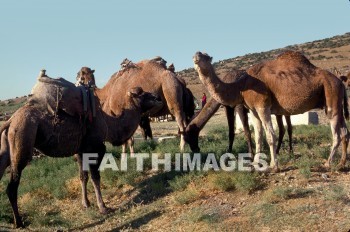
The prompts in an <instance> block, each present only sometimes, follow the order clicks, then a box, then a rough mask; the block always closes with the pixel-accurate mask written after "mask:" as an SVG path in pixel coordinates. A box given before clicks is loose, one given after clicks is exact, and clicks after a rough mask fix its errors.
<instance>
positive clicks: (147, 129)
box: [140, 116, 153, 140]
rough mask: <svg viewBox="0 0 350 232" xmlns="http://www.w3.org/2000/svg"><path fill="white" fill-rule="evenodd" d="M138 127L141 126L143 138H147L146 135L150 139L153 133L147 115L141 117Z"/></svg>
mask: <svg viewBox="0 0 350 232" xmlns="http://www.w3.org/2000/svg"><path fill="white" fill-rule="evenodd" d="M140 127H141V133H142V136H143V139H144V140H147V137H148V138H150V139H151V140H152V139H153V134H152V129H151V124H150V119H149V117H148V116H143V117H141V121H140Z"/></svg>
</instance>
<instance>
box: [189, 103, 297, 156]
mask: <svg viewBox="0 0 350 232" xmlns="http://www.w3.org/2000/svg"><path fill="white" fill-rule="evenodd" d="M220 106H221V104H220V103H218V102H217V101H216V100H215V99H214V98H211V99H210V101H209V102H208V103H207V104H205V106H204V108H203V109H202V110H201V111H200V112H199V114H198V115H197V116H196V117H195V118H194V119H193V120H192V121H191V122H190V123H189V124H188V126H187V127H186V130H185V141H186V142H187V143H188V144H189V145H190V148H191V150H192V151H193V152H199V151H200V148H199V146H198V137H199V132H200V131H201V130H202V129H203V127H204V126H205V124H206V123H207V122H208V120H209V119H210V118H211V117H212V116H213V115H214V114H215V112H216V111H217V110H218V109H219V107H220ZM234 110H236V112H237V113H238V115H239V117H240V119H241V121H242V124H243V130H244V135H245V137H246V140H247V143H248V152H249V153H251V154H253V148H252V139H251V134H250V130H249V124H248V115H247V113H248V110H247V109H246V108H245V107H244V106H243V105H237V106H236V107H233V108H232V107H229V106H225V113H226V119H227V123H228V127H229V142H228V146H227V152H232V145H233V141H234V139H235V117H236V116H235V114H234ZM285 119H286V122H287V128H288V136H289V151H290V152H293V146H292V124H291V121H290V116H285ZM276 120H277V125H278V128H279V136H278V143H277V149H276V153H277V154H279V151H280V148H281V145H282V141H283V136H284V134H285V129H284V126H283V119H282V115H276Z"/></svg>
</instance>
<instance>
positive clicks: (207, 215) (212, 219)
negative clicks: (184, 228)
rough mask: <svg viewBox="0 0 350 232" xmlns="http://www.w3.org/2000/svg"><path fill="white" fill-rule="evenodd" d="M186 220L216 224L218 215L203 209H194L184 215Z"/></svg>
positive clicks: (218, 218)
mask: <svg viewBox="0 0 350 232" xmlns="http://www.w3.org/2000/svg"><path fill="white" fill-rule="evenodd" d="M212 211H213V210H212ZM186 220H188V221H190V222H206V223H208V224H211V223H218V222H219V221H220V215H219V214H218V213H216V212H210V211H208V210H206V209H205V208H204V207H194V208H192V209H191V210H190V212H189V213H188V214H187V215H186Z"/></svg>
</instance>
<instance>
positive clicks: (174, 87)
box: [111, 57, 194, 150]
mask: <svg viewBox="0 0 350 232" xmlns="http://www.w3.org/2000/svg"><path fill="white" fill-rule="evenodd" d="M165 63H166V61H164V60H163V59H162V58H160V57H157V58H155V59H152V60H143V61H140V62H138V63H136V64H133V65H127V66H126V67H125V68H124V69H122V70H120V71H119V72H116V73H115V74H113V75H112V77H111V79H113V80H114V82H115V87H114V88H113V91H114V92H116V93H118V94H120V96H123V95H125V91H126V89H128V88H131V87H134V86H140V87H142V88H143V89H144V90H145V91H147V92H151V93H155V94H157V95H159V96H160V97H161V99H162V101H163V103H164V107H163V108H162V109H160V110H158V111H154V112H152V113H150V114H149V116H152V117H156V116H159V115H164V114H166V113H168V112H170V113H171V114H172V115H174V116H175V119H176V122H177V125H178V127H179V130H180V135H181V142H180V149H181V150H183V148H184V145H185V144H184V139H183V132H184V129H185V127H186V126H187V123H188V120H187V119H188V118H189V116H188V117H187V115H189V114H190V112H187V111H185V109H187V107H185V105H186V104H187V102H191V100H188V99H190V97H189V96H188V93H189V92H188V91H189V90H186V86H185V85H184V84H183V83H182V81H181V80H180V79H179V78H178V77H177V76H176V75H175V74H174V73H172V72H171V71H169V70H167V68H166V66H165ZM191 95H192V93H191ZM192 104H193V100H192ZM192 112H194V108H193V109H192ZM192 115H193V113H192Z"/></svg>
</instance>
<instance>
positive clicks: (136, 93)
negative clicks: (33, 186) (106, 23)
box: [0, 69, 162, 227]
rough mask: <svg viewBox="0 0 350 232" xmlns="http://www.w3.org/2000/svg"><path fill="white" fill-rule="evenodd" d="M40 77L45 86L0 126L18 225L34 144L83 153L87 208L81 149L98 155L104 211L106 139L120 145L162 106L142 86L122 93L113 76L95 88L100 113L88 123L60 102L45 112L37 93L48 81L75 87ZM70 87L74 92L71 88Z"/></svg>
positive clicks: (2, 160) (96, 176) (96, 181)
mask: <svg viewBox="0 0 350 232" xmlns="http://www.w3.org/2000/svg"><path fill="white" fill-rule="evenodd" d="M86 70H87V69H86ZM87 74H88V75H92V70H90V69H88V71H87ZM42 77H43V76H40V78H42ZM40 80H41V79H40ZM42 80H43V81H42V82H41V84H40V83H39V85H38V84H37V85H36V88H34V94H33V96H32V97H31V99H29V101H28V103H27V104H26V105H25V106H23V107H21V108H20V109H19V110H18V111H16V112H15V113H14V115H13V116H12V117H11V118H10V119H9V120H8V121H7V122H6V123H5V124H4V125H3V126H2V127H1V130H0V135H1V150H0V179H1V178H2V176H3V174H4V171H5V169H6V167H8V166H11V170H10V173H11V177H10V182H9V184H8V186H7V195H8V197H9V200H10V203H11V206H12V210H13V215H14V224H15V227H23V222H22V220H21V217H20V215H19V212H18V205H17V192H18V186H19V182H20V178H21V173H22V170H23V169H24V168H25V166H26V165H27V163H28V162H29V161H30V160H31V159H32V153H33V149H34V148H36V149H38V150H39V151H41V152H42V153H43V154H45V155H48V156H51V157H67V156H72V155H73V154H75V153H78V154H79V155H78V156H77V158H78V163H79V169H80V178H81V182H82V203H83V205H84V206H86V207H87V206H89V201H88V198H87V190H86V184H87V181H88V174H87V172H86V171H83V169H82V159H83V153H98V159H97V161H98V162H97V164H96V165H90V173H91V177H92V182H93V186H94V189H95V193H96V199H97V204H98V206H99V209H100V211H101V213H106V212H107V208H106V206H105V204H104V202H103V200H102V195H101V191H100V173H99V171H98V168H99V164H100V162H101V161H102V158H103V155H104V153H105V150H106V148H105V145H104V142H105V141H108V142H111V143H112V144H113V145H121V144H122V143H124V142H125V141H126V140H127V139H129V138H130V136H131V135H132V134H133V133H134V131H135V130H136V128H137V126H138V123H139V120H140V118H141V115H142V114H143V113H147V111H148V110H151V109H153V108H154V107H159V106H160V105H161V104H162V103H161V101H160V100H158V99H157V98H156V97H155V96H154V95H153V94H150V93H146V92H143V90H142V89H141V88H131V89H130V91H128V92H127V93H126V94H125V95H122V96H120V95H119V94H118V92H115V91H113V89H114V87H115V83H114V80H113V79H111V80H110V81H109V82H108V83H107V84H106V86H105V87H103V88H102V89H96V90H95V96H96V101H95V104H96V109H97V112H96V117H95V118H94V120H93V121H92V122H89V123H88V126H85V125H84V123H83V121H84V120H82V115H80V116H79V115H74V111H69V112H70V113H72V114H73V115H70V114H69V113H68V112H66V111H67V109H66V108H65V107H66V106H67V104H69V103H67V102H61V101H57V102H56V104H55V105H57V108H56V111H55V113H54V114H52V113H51V112H50V110H47V105H46V104H45V105H42V104H41V102H40V101H39V100H40V98H38V97H37V94H36V93H38V94H39V93H42V92H45V91H46V89H47V88H46V89H45V87H47V85H46V84H45V83H44V82H50V83H51V84H50V86H51V88H52V89H54V90H56V89H57V95H60V93H62V92H59V89H60V88H59V87H60V86H64V88H63V91H66V93H68V94H69V93H71V94H73V95H74V93H75V88H77V87H75V86H74V84H72V83H70V82H68V81H66V80H64V79H62V78H60V79H51V78H47V77H46V78H42ZM40 86H42V87H40ZM50 86H49V87H50ZM38 88H39V89H38ZM37 90H38V91H39V92H38V91H37ZM40 90H41V91H40ZM68 90H71V92H67V91H68ZM78 93H79V94H80V92H78ZM39 95H40V94H39ZM61 97H62V98H61V100H65V99H66V98H65V97H64V96H61ZM73 100H74V99H72V102H74V101H73ZM117 101H118V104H116V102H117ZM44 102H45V103H46V102H47V101H46V100H45V101H44ZM68 109H69V108H68ZM76 112H79V111H76Z"/></svg>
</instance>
